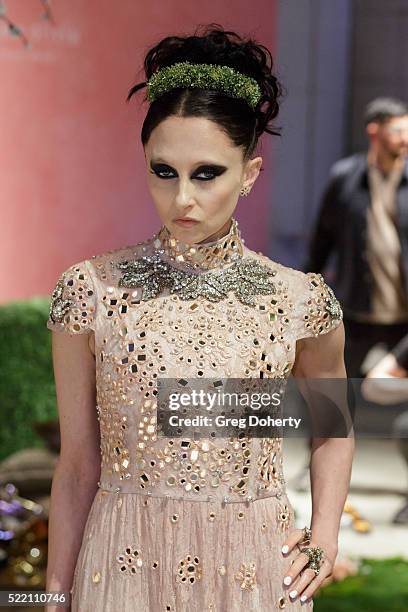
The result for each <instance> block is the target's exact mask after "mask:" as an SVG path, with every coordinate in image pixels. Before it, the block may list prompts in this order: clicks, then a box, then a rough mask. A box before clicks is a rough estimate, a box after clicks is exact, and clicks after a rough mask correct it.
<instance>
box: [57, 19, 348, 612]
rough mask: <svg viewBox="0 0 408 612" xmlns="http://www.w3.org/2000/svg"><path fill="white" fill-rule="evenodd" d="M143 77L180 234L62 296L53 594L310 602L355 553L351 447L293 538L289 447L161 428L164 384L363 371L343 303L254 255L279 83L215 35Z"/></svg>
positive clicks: (320, 447)
mask: <svg viewBox="0 0 408 612" xmlns="http://www.w3.org/2000/svg"><path fill="white" fill-rule="evenodd" d="M191 64H193V66H191ZM144 66H145V72H146V77H147V82H146V83H141V84H138V85H135V86H134V87H133V88H132V89H131V90H130V92H129V96H128V99H130V97H131V96H132V95H133V94H134V93H135V92H136V91H138V90H139V89H140V88H141V87H143V86H144V85H146V84H147V97H148V100H149V102H150V107H149V110H148V112H147V116H146V118H145V121H144V124H143V129H142V143H143V147H144V154H145V158H146V164H147V181H148V186H149V190H150V194H151V196H152V200H153V202H154V204H155V207H156V209H157V212H158V215H159V217H160V220H161V222H162V225H161V227H160V229H159V230H158V231H157V232H156V233H155V234H154V235H153V236H151V237H149V238H148V239H147V240H145V241H144V242H140V243H138V244H135V245H131V246H128V247H124V248H120V249H117V250H114V251H110V252H108V253H104V254H102V255H98V256H93V257H92V258H91V259H88V260H85V261H82V262H79V263H77V264H74V265H72V266H71V267H70V268H69V269H68V270H66V271H65V272H64V273H63V274H62V275H61V278H60V279H59V281H58V283H57V286H56V288H55V290H54V293H53V296H52V303H51V308H50V318H49V320H48V327H49V329H51V330H53V331H54V332H56V333H54V334H53V363H54V370H55V379H56V388H57V399H58V409H59V415H60V425H61V437H62V443H61V456H60V461H59V465H58V467H57V469H56V473H55V477H54V480H53V487H52V499H51V509H50V543H49V564H48V581H47V588H48V590H69V589H70V587H71V585H72V610H90V609H93V610H97V611H98V612H100V611H102V610H109V611H117V610H120V611H121V612H124V611H126V610H135V609H136V610H141V611H145V610H146V611H156V610H157V611H159V610H160V611H161V610H171V611H175V610H176V611H178V612H181V611H183V612H184V611H187V610H188V611H195V610H197V611H200V612H203V611H204V610H213V611H215V610H216V611H217V612H219V611H228V612H235V611H238V610H239V611H242V610H247V611H250V610H253V611H255V610H256V611H257V612H259V611H262V612H266V611H268V610H275V609H280V608H284V607H287V606H288V605H289V604H290V605H291V609H294V610H296V609H298V610H300V609H312V607H313V600H312V595H313V593H314V592H315V590H316V589H317V588H318V587H319V584H321V582H322V581H323V580H324V578H325V577H326V576H328V575H330V572H331V569H332V567H333V563H334V560H335V557H336V553H337V536H338V529H339V521H340V516H341V511H342V508H343V504H344V500H345V496H346V492H347V488H348V483H349V477H350V464H351V454H352V443H351V441H350V440H340V439H337V440H335V439H331V440H329V439H327V440H325V439H323V440H322V439H319V440H316V444H315V445H314V447H313V460H312V468H311V474H312V478H313V518H312V523H311V533H310V530H309V528H305V529H303V530H302V529H295V528H294V512H293V508H292V506H291V504H290V501H289V500H288V498H287V495H286V491H285V482H284V479H283V475H282V449H281V439H280V438H263V439H262V438H258V439H248V438H245V437H244V438H243V437H242V436H241V437H240V436H237V437H235V438H231V439H217V440H212V439H211V440H210V439H208V438H207V439H199V440H195V439H188V438H180V437H177V438H173V439H170V438H166V437H160V436H158V435H157V423H156V416H157V415H156V403H155V398H156V395H157V381H158V380H159V379H160V378H176V379H177V380H179V379H180V377H182V379H184V378H192V379H199V378H200V377H205V378H207V379H210V378H213V377H220V376H222V377H225V378H229V377H232V378H253V377H255V378H283V379H286V378H287V377H288V376H289V374H290V372H292V373H293V374H294V375H296V376H299V377H300V376H302V377H304V376H308V377H319V376H324V377H340V378H341V377H345V368H344V362H343V345H344V330H343V323H342V311H341V308H340V306H339V303H338V301H337V300H336V298H335V296H334V295H333V293H332V291H331V290H330V289H329V287H328V286H327V285H325V283H324V282H323V279H322V277H321V276H320V275H317V274H305V273H303V272H300V271H297V270H294V269H292V268H288V267H285V266H283V265H281V264H278V263H277V262H274V261H271V260H270V259H269V258H267V257H265V256H264V255H262V254H261V253H256V252H254V251H252V250H250V249H249V248H248V247H246V246H245V244H244V240H243V239H242V238H241V233H240V229H239V228H238V224H237V222H236V220H235V218H234V217H233V213H234V210H235V208H236V205H237V200H238V197H239V195H243V196H245V195H248V193H249V192H250V191H251V189H252V187H253V185H254V183H255V181H256V179H257V177H258V175H259V172H260V170H261V164H262V158H261V157H259V156H258V157H253V153H254V151H255V148H256V145H257V142H258V139H259V137H260V135H261V134H262V133H263V132H267V133H270V134H274V133H276V132H274V131H273V129H272V127H271V120H272V119H273V118H274V117H276V115H277V113H278V98H279V95H280V94H281V87H280V84H279V82H278V80H277V79H276V77H275V76H274V75H273V73H272V58H271V56H270V53H269V51H268V50H267V49H266V48H265V47H263V46H261V45H258V44H257V43H256V42H255V41H252V40H243V39H242V38H240V37H239V36H238V35H237V34H235V33H233V32H226V31H224V30H223V29H222V28H221V27H220V26H217V25H215V26H214V25H211V26H209V27H207V29H205V30H204V32H202V33H201V35H199V32H196V33H195V35H194V36H190V37H185V38H183V37H169V38H166V39H164V40H162V41H161V42H159V43H158V44H157V45H156V46H155V47H154V48H152V49H151V50H150V51H149V52H148V54H147V56H146V58H145V64H144ZM58 332H66V333H58ZM180 384H182V380H181V383H180ZM95 403H96V406H97V417H96V413H95ZM98 421H99V427H100V437H99V431H98ZM99 446H100V450H101V455H102V456H100V451H99ZM95 493H96V494H95ZM307 544H308V545H309V546H306V545H307ZM301 549H304V552H301ZM322 551H323V558H321V555H322ZM72 581H73V583H72ZM301 606H302V607H301Z"/></svg>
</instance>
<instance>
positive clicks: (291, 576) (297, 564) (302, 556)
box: [283, 553, 309, 586]
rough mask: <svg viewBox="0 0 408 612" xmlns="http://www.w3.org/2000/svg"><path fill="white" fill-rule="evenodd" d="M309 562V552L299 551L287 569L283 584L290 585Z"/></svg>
mask: <svg viewBox="0 0 408 612" xmlns="http://www.w3.org/2000/svg"><path fill="white" fill-rule="evenodd" d="M308 562H309V557H308V556H307V554H306V553H299V554H298V556H297V557H296V558H295V560H294V561H293V562H292V564H291V566H290V567H289V568H288V569H287V571H286V574H285V577H284V579H283V584H284V585H285V586H290V585H291V584H292V583H293V582H294V580H295V578H297V577H298V575H299V573H300V572H301V571H302V569H303V568H304V567H305V566H306V565H307V563H308Z"/></svg>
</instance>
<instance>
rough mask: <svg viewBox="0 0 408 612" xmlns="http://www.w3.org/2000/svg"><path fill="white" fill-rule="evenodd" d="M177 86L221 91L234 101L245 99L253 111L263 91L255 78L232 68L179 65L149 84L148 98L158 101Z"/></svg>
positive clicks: (149, 81)
mask: <svg viewBox="0 0 408 612" xmlns="http://www.w3.org/2000/svg"><path fill="white" fill-rule="evenodd" d="M176 87H201V88H203V89H218V90H220V91H222V92H224V93H225V94H226V95H228V96H231V97H232V98H243V99H244V100H246V101H247V102H248V104H249V106H250V107H251V108H252V109H254V108H255V106H256V105H257V104H258V102H259V100H260V98H261V95H262V93H261V89H260V87H259V85H258V83H257V82H256V80H255V79H253V78H252V77H248V76H246V75H245V74H242V73H241V72H238V71H236V70H234V69H233V68H230V67H229V66H219V65H217V64H191V63H190V62H177V63H176V64H172V65H171V66H165V67H164V68H161V69H160V70H158V71H156V72H155V73H154V74H153V75H152V76H151V77H150V79H149V80H148V81H147V99H148V100H149V101H150V102H153V101H154V100H156V98H158V97H160V96H161V95H163V94H164V93H166V92H167V91H170V90H171V89H175V88H176Z"/></svg>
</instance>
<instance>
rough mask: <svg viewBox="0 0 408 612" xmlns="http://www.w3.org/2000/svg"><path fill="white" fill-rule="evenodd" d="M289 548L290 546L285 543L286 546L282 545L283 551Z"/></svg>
mask: <svg viewBox="0 0 408 612" xmlns="http://www.w3.org/2000/svg"><path fill="white" fill-rule="evenodd" d="M288 550H289V546H288V545H287V544H285V546H282V552H283V553H287V552H288Z"/></svg>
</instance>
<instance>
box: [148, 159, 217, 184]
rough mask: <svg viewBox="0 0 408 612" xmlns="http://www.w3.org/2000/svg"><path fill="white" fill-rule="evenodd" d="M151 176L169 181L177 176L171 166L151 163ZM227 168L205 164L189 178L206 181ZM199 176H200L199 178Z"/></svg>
mask: <svg viewBox="0 0 408 612" xmlns="http://www.w3.org/2000/svg"><path fill="white" fill-rule="evenodd" d="M150 168H151V174H156V176H158V177H159V178H163V179H169V178H175V177H176V176H177V172H176V170H174V169H173V168H172V167H171V166H168V165H167V164H163V163H151V164H150ZM226 170H227V168H226V167H225V166H220V165H218V164H205V165H202V166H199V167H198V168H196V170H194V172H193V174H192V175H191V178H197V179H198V180H202V181H206V180H207V181H208V180H211V179H213V178H215V177H217V176H220V175H221V174H223V173H224V172H225V171H226ZM200 175H201V176H200Z"/></svg>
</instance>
